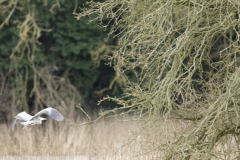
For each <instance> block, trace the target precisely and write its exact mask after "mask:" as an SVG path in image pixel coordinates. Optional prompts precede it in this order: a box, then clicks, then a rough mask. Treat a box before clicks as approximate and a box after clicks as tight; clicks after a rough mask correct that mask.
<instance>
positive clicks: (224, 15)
mask: <svg viewBox="0 0 240 160" xmlns="http://www.w3.org/2000/svg"><path fill="white" fill-rule="evenodd" d="M239 7H240V4H239V2H238V1H231V0H228V1H219V0H217V1H194V0H187V1H186V0H177V1H171V0H164V1H162V0H152V1H136V0H130V1H129V0H115V1H111V0H106V1H105V2H103V3H98V2H92V1H91V2H89V3H88V8H83V9H82V12H81V13H78V14H76V18H77V19H80V18H82V17H86V16H92V20H96V21H98V22H100V23H101V21H102V19H103V18H105V17H107V18H108V20H109V21H108V23H107V24H111V26H110V28H111V30H110V32H109V34H110V35H114V36H119V43H118V46H119V49H118V51H117V52H115V53H114V54H113V56H112V57H111V59H110V60H111V62H112V64H113V65H114V68H115V71H116V72H117V74H118V75H119V76H122V77H124V78H126V72H132V73H134V74H135V75H136V79H137V80H136V81H131V80H129V79H128V80H127V85H126V87H125V89H124V94H123V96H122V97H120V98H115V97H106V98H105V99H103V100H106V99H107V100H113V101H116V102H117V103H118V104H120V105H122V107H121V108H118V109H114V110H111V111H107V112H103V113H102V115H105V114H108V113H110V112H115V111H116V110H117V111H121V110H122V111H123V112H124V113H126V112H127V113H129V112H135V113H138V115H139V118H142V117H144V115H148V118H147V120H146V121H147V122H148V123H146V124H148V125H149V126H150V125H152V124H153V123H156V122H158V121H161V120H162V118H160V115H162V116H163V118H165V119H176V118H177V119H182V120H186V121H191V124H192V125H191V126H189V127H188V128H187V129H186V130H185V133H184V134H183V135H184V136H180V137H179V138H178V139H176V140H174V141H171V142H170V143H168V144H167V147H166V144H159V147H157V149H152V148H149V152H151V151H153V150H154V151H155V150H158V151H159V152H162V151H164V152H165V154H164V155H165V159H211V158H219V157H223V156H226V157H228V158H229V157H230V156H232V157H235V158H237V157H238V158H239V156H240V154H239V153H240V152H239V149H238V146H239V138H240V137H239V127H240V124H239V122H238V118H239V109H240V108H239V105H240V104H239V103H240V101H239V95H240V89H239V86H240V80H239V77H240V69H239V61H240V58H239V49H240V45H239V36H240V35H239V13H240V10H239ZM102 27H109V25H106V23H104V24H102ZM116 31H118V33H117V34H116ZM126 110H127V111H126ZM145 127H146V126H145ZM149 128H150V127H149ZM232 141H234V142H235V145H234V144H233V143H230V142H232ZM221 145H222V146H224V145H225V146H227V147H225V148H224V147H222V148H221V147H219V146H221ZM232 145H234V146H235V148H234V147H231V146H232ZM218 148H221V149H218ZM233 148H234V149H233ZM232 153H234V154H232ZM232 157H231V158H232Z"/></svg>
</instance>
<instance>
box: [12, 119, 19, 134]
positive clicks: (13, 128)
mask: <svg viewBox="0 0 240 160" xmlns="http://www.w3.org/2000/svg"><path fill="white" fill-rule="evenodd" d="M17 121H18V119H16V118H15V119H14V122H13V124H12V131H14V130H15V125H16V123H17Z"/></svg>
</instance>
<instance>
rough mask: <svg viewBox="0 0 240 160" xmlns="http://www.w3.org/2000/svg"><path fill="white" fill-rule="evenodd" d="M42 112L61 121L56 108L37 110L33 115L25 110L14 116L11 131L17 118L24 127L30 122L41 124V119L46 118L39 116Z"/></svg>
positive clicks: (61, 117)
mask: <svg viewBox="0 0 240 160" xmlns="http://www.w3.org/2000/svg"><path fill="white" fill-rule="evenodd" d="M42 114H46V115H48V116H49V117H51V118H52V119H54V120H56V121H63V120H64V117H63V115H62V114H61V113H60V112H58V111H57V110H56V109H54V108H51V107H49V108H45V109H43V110H41V111H40V112H38V113H37V114H35V115H34V116H31V115H29V114H27V113H26V112H21V113H19V114H18V115H16V116H15V117H14V119H15V120H14V122H13V125H12V131H14V129H15V125H16V123H17V121H18V120H20V121H21V122H20V123H21V125H23V126H24V128H25V127H27V126H28V125H30V124H31V125H35V124H42V121H43V120H47V119H46V118H42V117H40V116H41V115H42Z"/></svg>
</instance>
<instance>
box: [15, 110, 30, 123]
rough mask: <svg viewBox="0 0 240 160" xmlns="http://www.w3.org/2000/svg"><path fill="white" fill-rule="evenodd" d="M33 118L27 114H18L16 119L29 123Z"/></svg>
mask: <svg viewBox="0 0 240 160" xmlns="http://www.w3.org/2000/svg"><path fill="white" fill-rule="evenodd" d="M32 117H33V116H31V115H29V114H27V113H26V112H21V113H18V115H16V116H15V117H14V118H16V119H19V120H22V121H29V120H30V119H32Z"/></svg>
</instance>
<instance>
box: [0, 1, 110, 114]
mask: <svg viewBox="0 0 240 160" xmlns="http://www.w3.org/2000/svg"><path fill="white" fill-rule="evenodd" d="M84 3H85V0H78V1H74V2H66V1H64V0H57V1H46V0H37V1H29V0H21V1H20V0H12V1H6V2H0V9H1V10H0V13H1V14H0V22H1V24H0V29H1V31H0V41H1V43H0V59H1V62H0V68H1V70H0V82H1V84H2V85H1V86H0V88H1V89H0V95H1V100H0V102H1V104H5V105H2V106H1V107H2V108H1V112H3V111H10V110H11V109H13V108H15V107H18V109H19V110H23V109H24V110H26V111H28V110H29V109H37V108H43V107H45V106H61V107H65V108H67V107H68V106H75V105H76V103H79V102H82V103H83V102H84V100H85V99H86V98H87V97H88V96H89V94H91V93H93V92H94V85H95V83H96V82H97V80H98V79H99V75H100V74H101V72H103V71H104V70H100V69H99V68H96V66H95V62H94V61H92V60H91V54H90V52H92V51H95V50H97V49H98V48H100V47H101V46H103V45H104V43H105V42H104V38H105V37H106V36H107V35H106V33H104V31H103V30H102V29H101V28H99V27H98V25H97V24H96V23H95V22H92V23H88V19H87V18H84V19H82V20H81V21H76V19H75V18H74V17H73V14H72V13H73V12H75V11H76V10H78V8H79V6H81V5H82V4H84ZM105 46H106V45H105ZM102 52H104V51H102ZM94 68H95V69H94ZM109 74H114V72H113V70H112V71H111V73H109ZM102 87H105V86H102ZM5 93H8V94H5ZM4 102H7V103H4ZM9 106H12V107H9ZM30 107H31V108H30ZM9 116H11V115H9Z"/></svg>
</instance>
